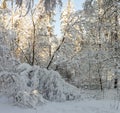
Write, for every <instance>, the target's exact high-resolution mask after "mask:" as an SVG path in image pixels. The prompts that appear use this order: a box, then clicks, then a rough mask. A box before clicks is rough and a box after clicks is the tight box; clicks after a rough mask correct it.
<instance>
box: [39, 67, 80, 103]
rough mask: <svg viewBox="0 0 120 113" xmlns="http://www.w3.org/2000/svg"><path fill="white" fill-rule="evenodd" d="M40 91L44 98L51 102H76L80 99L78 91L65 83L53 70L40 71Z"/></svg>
mask: <svg viewBox="0 0 120 113" xmlns="http://www.w3.org/2000/svg"><path fill="white" fill-rule="evenodd" d="M38 73H39V90H40V91H42V93H43V97H44V98H46V99H48V100H51V101H66V100H74V99H77V98H79V97H80V93H79V91H78V89H77V88H76V87H74V86H72V85H70V84H68V83H67V82H65V81H64V80H63V79H62V78H61V76H60V74H59V73H58V72H56V71H53V70H49V71H48V70H46V69H39V71H38Z"/></svg>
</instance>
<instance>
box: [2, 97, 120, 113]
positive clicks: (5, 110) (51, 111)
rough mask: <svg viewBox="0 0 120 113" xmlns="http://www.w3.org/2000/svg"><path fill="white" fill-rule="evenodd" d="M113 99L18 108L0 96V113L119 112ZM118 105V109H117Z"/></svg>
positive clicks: (50, 103) (51, 103)
mask: <svg viewBox="0 0 120 113" xmlns="http://www.w3.org/2000/svg"><path fill="white" fill-rule="evenodd" d="M118 104H119V103H118V102H117V101H115V100H93V99H86V100H81V101H68V102H61V103H57V102H48V103H46V104H44V105H40V106H38V107H36V108H31V109H30V108H20V107H18V106H15V105H13V104H11V103H10V101H8V99H6V98H5V97H4V98H3V97H2V98H0V113H120V107H118ZM117 107H118V109H117Z"/></svg>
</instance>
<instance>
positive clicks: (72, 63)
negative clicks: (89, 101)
mask: <svg viewBox="0 0 120 113" xmlns="http://www.w3.org/2000/svg"><path fill="white" fill-rule="evenodd" d="M66 1H67V2H66V5H65V7H63V10H61V11H60V12H59V13H60V15H61V16H60V22H61V23H60V29H61V35H60V36H58V35H56V34H55V28H56V27H55V21H56V20H55V16H56V14H57V13H56V7H57V8H58V7H60V9H61V8H62V3H64V1H61V0H38V1H35V3H34V1H33V0H0V98H1V97H2V96H3V95H4V96H6V97H7V98H9V99H10V100H12V103H14V104H15V105H18V106H25V107H35V106H36V105H40V104H44V103H46V102H48V101H55V102H63V101H67V100H81V99H84V98H94V99H102V98H105V97H106V96H105V95H106V93H107V95H109V92H112V96H111V95H110V96H111V97H110V98H112V97H113V99H116V100H118V101H120V90H119V89H120V0H85V1H84V3H83V10H75V6H74V1H73V0H66ZM78 1H80V0H78ZM115 92H116V93H115ZM85 95H87V97H86V96H85ZM88 95H89V97H88ZM101 113H103V112H101ZM104 113H107V112H104Z"/></svg>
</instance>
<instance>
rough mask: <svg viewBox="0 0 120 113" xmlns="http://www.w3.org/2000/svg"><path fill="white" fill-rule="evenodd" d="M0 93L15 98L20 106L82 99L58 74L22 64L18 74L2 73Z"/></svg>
mask: <svg viewBox="0 0 120 113" xmlns="http://www.w3.org/2000/svg"><path fill="white" fill-rule="evenodd" d="M0 91H1V92H2V93H3V94H7V95H8V96H10V97H13V99H14V102H15V103H16V104H17V105H19V106H27V107H34V106H36V105H38V104H40V103H45V102H46V100H50V101H66V100H74V99H78V98H80V93H79V91H78V89H77V88H76V87H74V86H72V85H70V84H68V83H66V82H65V81H64V80H63V79H62V78H61V76H60V74H59V73H58V72H55V71H53V70H47V69H44V68H40V67H38V66H30V65H29V64H26V63H24V64H21V65H19V66H18V67H17V68H16V73H8V72H4V73H3V72H1V73H0Z"/></svg>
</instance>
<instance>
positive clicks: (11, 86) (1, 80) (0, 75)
mask: <svg viewBox="0 0 120 113" xmlns="http://www.w3.org/2000/svg"><path fill="white" fill-rule="evenodd" d="M16 77H17V74H16V73H10V72H0V92H2V93H3V94H6V95H9V96H11V95H14V94H15V92H16V90H17V89H16V88H17V87H16V85H17V84H16V79H17V78H16Z"/></svg>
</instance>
